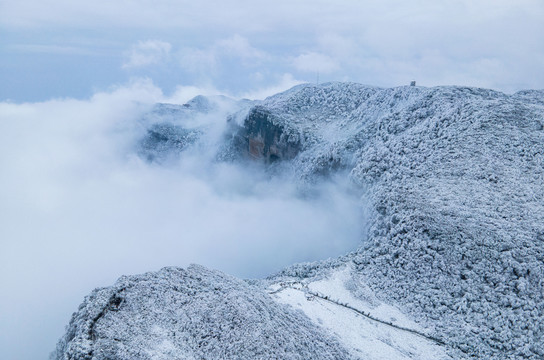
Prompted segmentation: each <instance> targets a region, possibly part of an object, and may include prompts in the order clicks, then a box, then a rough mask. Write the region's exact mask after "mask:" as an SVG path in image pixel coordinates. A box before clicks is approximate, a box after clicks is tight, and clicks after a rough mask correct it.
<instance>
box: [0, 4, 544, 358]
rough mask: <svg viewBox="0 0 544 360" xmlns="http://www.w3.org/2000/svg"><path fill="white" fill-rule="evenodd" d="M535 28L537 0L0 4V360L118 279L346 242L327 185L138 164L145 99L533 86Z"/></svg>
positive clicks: (341, 249) (53, 328)
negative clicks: (334, 88)
mask: <svg viewBox="0 0 544 360" xmlns="http://www.w3.org/2000/svg"><path fill="white" fill-rule="evenodd" d="M543 24H544V1H542V0H516V1H511V0H441V1H436V0H416V1H406V0H379V1H378V0H377V1H323V0H312V1H309V0H289V1H287V0H274V1H255V0H236V1H232V0H225V1H221V2H218V1H209V0H199V1H195V0H193V1H184V0H131V1H110V0H94V1H92V2H91V1H76V0H0V289H1V292H2V296H0V358H1V359H18V360H30V359H46V358H47V355H48V353H49V352H50V351H51V350H52V349H53V348H54V345H55V342H56V340H57V339H58V338H59V337H60V336H61V335H62V332H63V328H64V325H65V324H67V322H68V321H69V318H70V314H71V313H72V312H73V311H75V310H76V309H77V306H78V304H79V303H80V302H81V301H82V299H83V296H84V295H85V294H88V293H89V292H90V291H91V290H92V289H93V288H94V287H97V286H107V285H109V284H111V283H112V282H113V281H115V279H116V278H117V277H119V276H120V275H122V274H133V273H140V272H144V271H151V270H157V269H159V268H161V267H162V266H169V265H179V266H186V265H187V264H189V263H191V262H196V263H201V264H204V265H206V266H210V267H213V268H218V269H220V270H223V271H226V272H229V273H231V274H234V275H238V276H243V277H252V276H253V277H254V276H264V275H266V274H267V273H269V272H271V271H274V270H277V269H279V268H281V267H282V266H286V265H287V264H290V263H292V262H294V261H304V260H315V259H320V258H325V257H328V256H336V255H338V254H340V253H345V252H347V251H349V250H351V249H353V248H354V247H356V246H358V244H360V241H361V232H360V230H361V229H360V228H361V224H362V223H363V222H364V220H363V219H362V218H361V216H362V215H361V214H360V213H359V210H360V207H361V205H362V204H361V203H360V202H358V201H355V203H354V202H353V200H354V197H353V196H352V195H349V196H348V195H346V193H345V192H343V190H342V187H340V188H339V187H338V186H337V185H335V184H323V188H322V189H321V192H320V193H321V195H322V196H321V197H317V198H316V199H313V200H311V201H309V200H308V199H301V198H300V197H297V196H296V189H294V188H293V185H292V184H290V183H289V182H288V181H287V182H283V181H282V180H279V181H272V182H271V181H269V180H267V179H265V178H262V177H259V175H258V174H259V173H258V171H257V172H255V171H253V170H254V169H253V170H251V171H248V170H247V169H243V168H240V167H237V166H234V165H233V166H230V165H224V164H223V165H221V164H219V165H218V164H215V165H210V162H209V161H205V159H202V158H201V157H200V156H201V154H198V156H196V157H188V158H185V159H184V160H183V161H181V162H180V163H179V164H176V166H173V167H160V166H154V165H150V164H147V163H145V162H143V161H142V160H141V159H139V158H138V157H137V156H136V155H135V152H134V144H135V142H136V141H137V140H138V138H139V136H141V135H142V131H143V130H142V129H144V130H145V126H144V125H145V124H144V125H142V123H141V122H140V120H141V116H142V112H144V111H146V109H149V107H150V106H151V105H152V104H153V103H156V102H173V103H183V102H184V101H187V100H188V99H190V98H191V97H192V96H195V95H197V94H200V93H203V94H208V95H209V94H216V93H223V94H226V95H231V96H234V97H248V98H263V97H265V96H268V95H271V94H274V93H276V92H279V91H281V90H285V89H287V88H289V87H291V86H293V85H295V84H298V83H301V82H314V81H317V77H318V74H319V80H320V81H321V82H324V81H330V80H339V81H354V82H360V83H364V84H369V85H377V86H397V85H406V84H408V83H409V82H410V81H411V80H417V82H418V84H420V85H425V86H434V85H446V84H448V85H451V84H457V85H470V86H480V87H487V88H493V89H497V90H501V91H505V92H514V91H517V90H521V89H527V88H538V89H542V88H544V41H542V39H544V25H543ZM223 120H224V118H219V119H218V121H219V122H218V124H222V123H223V122H222V121H223ZM355 200H357V199H355ZM363 207H364V206H363Z"/></svg>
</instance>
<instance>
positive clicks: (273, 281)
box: [58, 83, 544, 359]
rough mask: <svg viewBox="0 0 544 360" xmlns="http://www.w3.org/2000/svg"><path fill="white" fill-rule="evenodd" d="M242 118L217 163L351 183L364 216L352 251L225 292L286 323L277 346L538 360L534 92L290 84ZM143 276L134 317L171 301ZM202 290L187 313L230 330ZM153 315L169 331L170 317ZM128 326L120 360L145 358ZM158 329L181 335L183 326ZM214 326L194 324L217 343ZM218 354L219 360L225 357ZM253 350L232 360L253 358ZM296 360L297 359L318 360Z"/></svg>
mask: <svg viewBox="0 0 544 360" xmlns="http://www.w3.org/2000/svg"><path fill="white" fill-rule="evenodd" d="M242 113H243V114H244V115H245V114H247V115H246V116H245V117H244V118H243V121H242V122H236V121H232V120H231V123H234V124H231V125H232V126H229V127H227V128H226V131H227V132H229V134H228V136H227V137H225V139H226V143H225V146H224V147H222V148H221V149H229V152H230V153H232V152H238V153H239V154H238V155H239V158H244V157H245V158H251V159H254V160H257V161H264V162H268V163H274V164H276V163H278V162H281V163H282V166H284V167H287V168H289V169H290V171H291V172H292V173H293V174H295V177H296V178H297V179H299V180H298V181H300V183H301V184H309V183H312V182H315V181H317V180H316V179H318V178H320V177H326V176H328V175H330V174H331V173H335V172H336V171H338V170H346V171H349V172H350V178H351V180H352V181H353V182H354V183H355V184H357V185H358V186H359V187H360V188H361V189H362V190H363V191H364V196H363V198H364V199H365V201H369V202H370V204H371V224H370V227H369V229H368V234H367V236H366V237H365V241H364V242H362V243H361V246H360V248H358V249H354V251H353V252H352V253H350V254H346V255H345V256H342V257H341V258H338V259H333V260H328V261H325V262H320V263H313V264H301V265H294V266H292V267H290V268H288V269H285V270H284V271H282V272H281V273H279V274H277V275H275V276H272V277H270V278H269V279H267V280H265V281H261V282H253V283H252V284H253V286H245V285H244V286H242V283H241V282H240V283H237V284H239V286H240V287H241V288H243V291H242V292H245V295H244V296H247V301H248V302H251V301H254V300H251V299H260V300H259V301H262V304H263V305H262V306H263V307H265V308H267V309H268V307H270V309H274V310H266V311H273V312H274V314H275V315H274V316H276V317H272V318H270V319H276V320H277V321H278V323H281V324H282V326H283V327H278V328H277V332H278V333H285V334H295V333H298V332H299V331H302V333H304V334H310V333H312V334H313V335H308V336H310V337H312V336H316V337H315V339H316V340H315V341H317V342H318V343H319V344H321V345H319V346H320V350H319V351H320V353H321V352H322V353H323V354H336V355H330V356H332V357H333V358H335V356H338V357H336V358H350V357H354V358H371V359H373V358H376V359H377V358H380V357H381V358H411V359H440V358H447V357H448V356H451V357H453V358H468V357H473V358H486V359H487V358H489V359H541V358H544V345H543V344H544V338H543V336H544V280H543V279H544V220H543V219H544V91H524V92H520V93H517V94H514V95H506V94H503V93H499V92H496V91H492V90H486V89H476V88H465V87H437V88H423V87H399V88H392V89H381V88H376V87H368V86H364V85H359V84H351V83H329V84H322V85H301V86H298V87H295V88H293V89H291V90H289V91H287V92H285V93H282V94H278V95H275V96H273V97H270V98H268V99H266V100H264V101H262V102H260V103H258V104H254V106H253V107H252V108H251V109H250V110H249V111H247V110H244V112H242ZM233 118H235V117H230V118H229V119H233ZM178 150H179V149H178ZM220 151H223V150H220ZM218 158H221V156H218ZM229 158H230V159H236V158H237V157H236V156H230V157H229ZM179 271H181V270H179ZM146 276H147V277H149V281H148V282H145V283H142V284H145V286H144V285H142V287H141V288H140V289H141V293H142V294H145V293H146V292H149V293H150V294H153V296H150V297H149V298H145V297H144V298H145V299H146V300H145V301H144V300H141V304H140V302H138V300H137V299H135V300H134V304H132V305H130V306H131V307H134V306H147V307H149V308H150V309H153V308H157V309H159V308H161V306H162V305H161V304H163V303H162V302H161V301H162V300H161V299H163V298H164V299H166V298H167V297H168V296H170V295H168V294H169V293H168V292H167V291H166V292H165V290H160V289H159V290H156V289H155V288H154V285H153V284H154V283H156V282H157V281H159V280H157V278H156V277H157V275H146ZM222 276H223V275H221V276H219V275H217V276H215V277H213V279H216V278H221V277H222ZM159 277H160V276H159ZM214 281H215V280H214ZM217 281H220V280H217ZM232 281H234V280H232ZM297 286H300V287H299V288H297ZM101 291H110V290H101ZM161 291H162V292H164V295H161ZM201 291H202V289H201V288H198V289H197V291H195V292H194V293H192V294H193V295H191V296H189V298H191V299H193V302H192V304H193V305H192V306H196V307H197V308H198V309H201V308H200V306H201V305H202V306H208V305H205V304H209V308H210V310H209V311H211V314H214V315H213V316H214V317H215V318H214V319H215V320H214V321H217V323H213V322H212V323H210V324H215V325H217V324H223V322H224V321H227V322H228V319H224V316H225V314H224V312H222V311H219V310H213V309H214V308H215V307H216V306H218V305H219V304H220V303H221V302H220V299H219V298H206V297H205V296H202V294H201V293H200V292H201ZM227 292H228V293H230V290H229V291H227ZM266 292H273V294H270V295H267V294H266ZM98 293H100V291H99V292H98ZM98 293H95V294H98ZM312 293H313V295H312ZM315 294H318V295H319V294H321V295H323V298H322V297H320V296H321V295H319V296H317V295H315ZM324 297H327V299H324ZM265 299H266V300H265ZM330 299H338V300H339V302H340V303H345V302H348V303H349V304H350V305H349V307H345V306H342V305H338V304H336V303H334V302H331V301H329V300H330ZM97 301H98V300H96V296H94V297H92V296H91V297H90V298H88V299H87V300H86V302H85V303H84V307H83V308H82V309H80V311H79V312H78V313H76V315H75V316H74V319H73V321H72V323H71V325H70V326H71V327H70V329H71V330H70V331H69V333H68V334H69V335H67V337H65V338H64V340H62V341H61V345H60V347H59V352H58V357H59V358H62V356H64V355H66V354H67V352H66V349H70V348H71V347H78V346H82V345H78V344H83V343H84V341H83V340H81V339H83V338H82V337H81V336H83V335H80V334H83V332H82V331H83V330H81V329H83V328H82V327H81V326H80V325H78V324H79V323H81V322H84V321H90V320H89V319H93V315H89V314H88V313H86V312H85V311H86V310H85V309H86V308H87V307H93V306H95V305H94V304H96V303H97ZM104 301H106V300H104ZM154 302H156V303H157V304H159V305H154ZM200 302H202V304H200ZM106 303H107V301H106ZM85 304H86V305H85ZM123 304H129V303H124V302H121V303H120V307H119V308H120V309H123V307H124V306H128V305H123ZM199 304H200V305H199ZM279 304H289V305H290V306H291V307H294V308H295V309H297V308H298V309H300V310H302V313H297V314H298V315H297V316H299V318H297V320H296V321H295V322H292V321H291V320H287V319H291V317H292V316H293V315H292V314H293V313H292V312H290V311H288V310H286V309H287V307H285V306H283V305H282V306H279ZM278 306H279V307H278ZM98 308H100V307H98ZM127 311H128V312H127V314H131V312H130V310H129V309H127ZM150 311H154V310H150ZM187 311H188V310H187ZM191 311H192V310H191ZM195 311H197V310H195ZM198 311H200V310H198ZM283 311H285V313H283ZM132 314H133V313H132ZM195 314H196V313H195ZM365 314H367V315H368V316H365ZM161 316H164V319H165V320H164V321H165V323H168V321H166V319H168V316H169V315H167V314H166V315H161ZM172 316H173V315H171V316H170V319H171V318H172ZM392 318H394V319H392ZM130 319H131V317H127V318H117V319H116V320H115V321H114V322H113V323H110V324H114V323H117V322H118V323H119V325H118V326H119V333H121V334H125V335H126V336H125V337H124V338H123V339H120V340H119V342H120V344H119V346H121V345H122V346H121V347H117V348H116V349H121V350H119V353H120V354H121V353H123V354H124V352H126V353H128V352H130V351H132V350H131V349H136V348H140V347H142V346H144V345H142V344H145V341H144V340H143V338H142V337H138V336H143V335H141V334H151V332H150V330H146V329H147V328H145V326H147V325H145V323H144V322H132V320H130ZM199 319H200V318H199ZM266 319H269V318H268V317H265V320H264V323H263V324H264V325H263V326H268V325H266V324H268V320H266ZM276 320H274V321H276ZM100 321H102V320H100ZM104 321H105V320H104ZM244 321H245V320H244ZM380 321H381V322H380ZM95 322H96V321H95ZM387 322H390V323H392V325H398V326H399V327H401V328H403V329H399V328H395V327H394V326H391V325H388V324H384V323H387ZM295 323H296V324H295ZM128 324H130V326H129V325H128ZM168 324H169V325H168V326H166V329H168V331H177V330H176V329H178V328H183V327H184V326H185V321H181V322H178V323H176V324H174V323H172V322H170V323H168ZM215 325H213V326H212V325H209V324H208V322H207V320H206V321H202V322H201V323H200V325H199V326H201V327H202V329H203V330H202V331H203V332H204V333H213V331H214V330H213V329H215V328H216V326H215ZM195 326H196V325H195ZM252 326H253V325H252ZM255 326H256V325H255ZM274 326H275V325H274ZM299 327H302V329H301V328H299ZM235 328H236V326H235V327H234V328H232V330H224V331H226V332H227V333H228V332H229V331H235V330H236V329H235ZM191 331H192V330H191ZM199 331H200V330H199ZM305 331H306V333H305ZM72 333H73V334H74V335H73V336H72V335H70V334H72ZM316 334H320V335H319V336H318V335H316ZM146 336H147V335H146ZM191 336H192V335H191ZM221 336H222V339H223V338H225V336H227V335H226V334H224V335H221ZM278 336H280V337H281V336H283V335H278ZM304 336H306V335H304ZM161 338H167V337H166V335H157V336H156V339H157V340H156V341H159V339H161ZM256 338H259V339H262V337H260V335H258V333H257V335H256ZM331 338H334V339H336V340H334V341H332V340H325V339H331ZM168 339H169V338H168ZM281 339H282V340H278V341H280V342H279V343H278V344H281V343H282V341H285V340H284V339H283V338H281ZM320 339H321V340H320ZM85 341H87V342H86V343H85V344H87V345H85V346H91V347H92V348H93V349H95V350H94V351H102V350H100V349H105V348H104V346H103V345H101V344H102V343H100V342H99V341H97V340H96V339H92V338H91V339H87V340H85ZM168 341H170V342H171V340H168ZM240 341H241V342H240V343H237V344H239V345H240V346H242V343H243V342H244V341H243V340H240ZM251 341H254V342H255V344H256V343H257V340H256V339H255V340H251ZM297 341H298V340H297ZM304 341H305V340H304ZM304 341H303V344H304ZM221 342H222V341H218V342H217V344H216V345H217V346H219V347H220V348H221V346H227V345H228V344H223V345H220V343H221ZM248 342H250V340H248ZM191 344H192V343H190V342H188V340H187V341H185V340H183V341H182V340H180V341H179V342H177V343H176V345H175V348H176V349H178V350H179V351H181V352H180V353H179V354H182V353H183V351H188V352H187V353H186V354H189V353H190V354H192V355H191V356H195V357H198V356H200V355H199V354H201V352H199V351H202V349H201V348H199V347H198V346H196V347H191V346H193V345H191ZM246 345H247V344H246ZM246 345H243V346H242V347H241V348H240V349H242V348H243V349H247V348H246V347H245V346H246ZM306 345H308V346H310V345H311V344H306ZM306 345H304V346H306ZM329 345H330V346H329ZM108 346H109V345H108ZM262 346H263V345H261V344H259V345H255V346H254V347H251V349H252V350H251V351H250V350H248V352H245V353H244V354H246V355H247V356H249V358H260V356H259V354H261V352H260V351H265V350H263V348H262ZM278 346H279V348H281V347H282V346H281V345H278ZM294 346H299V345H294ZM300 346H302V345H300ZM304 346H302V347H301V348H300V349H301V350H300V351H306V350H304V349H308V350H307V351H309V352H307V353H306V354H309V353H312V351H314V350H312V349H313V348H312V349H310V348H306V347H304ZM321 346H322V347H323V348H321ZM214 348H215V347H214ZM325 348H326V351H325V350H324V349H325ZM183 349H185V350H183ZM187 349H190V350H187ZM274 349H276V350H277V349H278V347H275V348H274ZM178 350H176V351H178ZM276 350H274V351H276ZM104 351H105V350H104ZM123 351H124V352H123ZM221 351H222V350H221ZM233 351H234V350H233ZM252 351H253V352H252ZM342 351H344V352H342ZM234 353H235V352H233V353H232V354H234ZM63 354H64V355H63ZM184 354H185V353H184ZM214 354H219V353H214ZM266 354H271V353H268V352H266ZM296 354H297V351H293V352H292V353H289V354H287V353H286V354H285V356H280V355H279V356H278V358H296ZM301 354H302V352H301ZM312 354H313V353H312ZM338 354H341V355H338ZM183 356H185V355H183ZM183 356H181V355H180V357H178V358H183ZM186 356H189V355H186ZM244 356H245V355H244ZM267 356H268V355H263V357H264V358H267ZM312 356H315V355H312ZM323 356H329V355H323ZM66 358H70V357H66ZM74 358H78V357H74ZM79 358H85V357H79ZM119 358H122V357H119ZM141 358H152V356H151V355H149V356H148V355H141ZM170 358H176V357H170ZM189 358H190V357H189ZM209 358H221V357H220V356H219V357H214V356H211V355H210V357H209ZM231 358H237V357H236V356H234V357H231ZM302 358H308V357H306V356H302ZM310 358H312V357H310Z"/></svg>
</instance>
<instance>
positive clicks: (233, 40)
mask: <svg viewBox="0 0 544 360" xmlns="http://www.w3.org/2000/svg"><path fill="white" fill-rule="evenodd" d="M216 48H217V49H218V50H219V52H221V53H225V54H228V55H230V56H234V57H239V58H242V59H252V60H255V59H261V58H265V57H266V54H265V53H264V52H263V51H261V50H259V49H257V48H254V47H253V46H251V45H250V44H249V41H248V40H247V39H246V38H244V37H242V36H240V35H234V36H232V37H230V38H227V39H223V40H220V41H218V42H217V44H216Z"/></svg>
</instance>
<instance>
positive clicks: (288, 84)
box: [237, 73, 304, 100]
mask: <svg viewBox="0 0 544 360" xmlns="http://www.w3.org/2000/svg"><path fill="white" fill-rule="evenodd" d="M303 83H304V81H301V80H297V79H295V78H294V77H293V75H291V74H288V73H287V74H283V75H282V76H281V77H280V78H279V79H278V80H277V82H276V83H274V84H272V85H270V86H267V87H264V88H260V89H255V90H253V91H248V92H243V93H241V94H238V95H237V97H239V98H245V99H252V100H262V99H265V98H266V97H268V96H272V95H275V94H277V93H280V92H282V91H285V90H288V89H290V88H292V87H293V86H295V85H300V84H303Z"/></svg>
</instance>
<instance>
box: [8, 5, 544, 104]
mask: <svg viewBox="0 0 544 360" xmlns="http://www.w3.org/2000/svg"><path fill="white" fill-rule="evenodd" d="M543 23H544V2H543V1H541V0H516V1H511V0H441V1H435V0H419V1H402V0H380V1H323V0H298V1H293V0H289V1H287V0H275V1H250V0H236V1H232V0H226V1H221V2H216V1H209V0H200V1H183V0H153V1H150V0H134V1H108V0H95V1H85V2H84V1H67V0H25V1H20V0H0V31H1V37H2V41H1V42H0V52H1V56H0V79H2V86H1V87H0V99H3V100H6V99H11V100H13V101H17V102H20V101H36V100H46V99H50V98H52V97H76V98H82V97H89V96H91V95H92V94H93V93H94V92H95V91H97V90H104V89H107V88H108V87H109V86H111V85H112V84H117V83H126V82H127V81H128V79H131V78H134V77H148V78H151V79H152V80H153V81H154V83H155V84H156V85H157V86H159V87H161V88H162V89H163V90H164V91H165V92H166V93H169V92H172V91H174V89H175V87H176V86H177V85H184V86H187V85H196V86H199V87H203V86H204V87H208V88H210V87H213V88H215V89H217V90H218V91H220V92H224V93H228V94H231V95H235V96H244V95H255V96H258V95H261V96H263V95H267V94H269V93H270V92H271V90H268V89H277V88H285V87H289V86H291V85H293V84H295V83H297V82H298V81H304V82H314V81H317V73H319V78H320V81H329V80H347V81H355V82H360V83H364V84H370V85H377V86H398V85H404V84H407V83H408V82H409V81H410V80H412V79H415V80H417V81H418V84H421V85H425V86H434V85H446V84H450V85H451V84H457V85H470V86H480V87H488V88H493V89H498V90H502V91H506V92H513V91H517V90H520V89H526V88H543V87H544V66H543V64H544V41H542V39H543V38H544V26H543V25H542V24H543ZM267 90H268V91H267Z"/></svg>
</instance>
